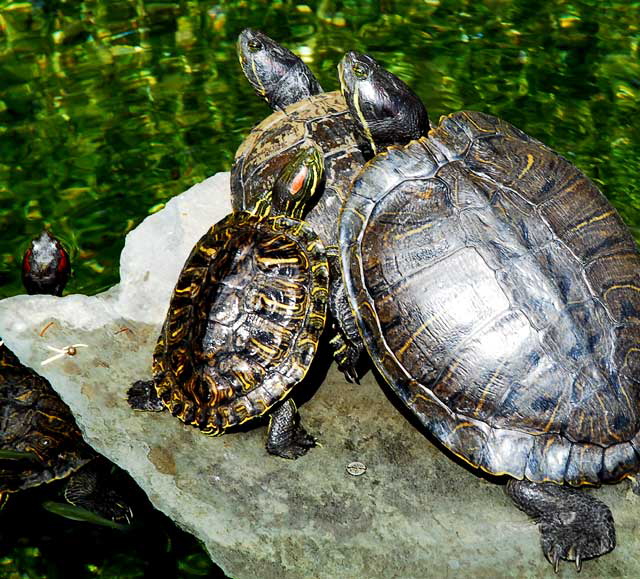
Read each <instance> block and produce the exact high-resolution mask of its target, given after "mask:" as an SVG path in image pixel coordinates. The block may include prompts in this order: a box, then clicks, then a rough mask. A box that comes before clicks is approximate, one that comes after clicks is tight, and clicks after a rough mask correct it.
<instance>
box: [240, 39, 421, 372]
mask: <svg viewBox="0 0 640 579" xmlns="http://www.w3.org/2000/svg"><path fill="white" fill-rule="evenodd" d="M238 55H239V58H240V63H241V66H242V70H243V72H244V74H245V76H246V77H247V79H248V80H249V82H250V83H251V85H252V86H253V87H254V88H255V90H256V92H257V93H258V95H260V96H262V97H264V98H265V100H266V101H267V102H268V103H269V105H270V106H271V107H272V108H273V109H274V111H275V112H274V113H273V114H271V115H270V116H268V117H267V118H266V119H264V120H263V121H262V122H261V123H260V124H258V125H257V126H256V127H255V128H254V129H253V130H252V131H251V134H250V135H249V136H248V137H247V139H246V140H245V141H244V142H243V143H242V145H241V146H240V148H239V149H238V152H237V153H236V158H235V161H234V164H233V167H232V169H231V201H232V205H233V207H234V209H245V208H247V207H251V206H252V205H253V204H255V202H256V200H257V199H258V198H259V197H260V195H261V194H262V192H263V191H264V189H265V187H267V188H268V187H270V186H271V184H272V183H273V181H274V179H275V177H276V175H277V174H278V172H279V171H280V169H281V168H282V167H283V166H284V165H286V164H287V163H288V162H289V161H290V160H291V158H292V157H293V155H294V154H295V153H296V151H297V150H298V149H299V147H301V146H303V145H304V144H311V143H313V144H315V145H317V146H318V147H319V148H320V149H321V151H322V155H323V157H324V167H325V179H324V184H323V186H322V191H320V192H319V194H318V195H316V198H315V200H314V202H313V203H312V206H311V208H310V210H309V211H308V213H307V215H306V216H305V220H306V221H307V222H308V223H309V224H310V225H311V226H312V227H313V229H314V231H316V232H317V234H318V236H319V237H320V239H321V240H322V241H323V243H324V244H325V247H326V248H327V252H328V254H329V265H330V271H331V273H332V275H331V278H332V280H331V291H330V299H331V302H332V303H331V304H330V310H331V311H332V312H333V311H334V310H336V309H348V305H347V302H346V297H345V296H344V293H343V292H342V284H341V283H339V265H338V262H337V252H338V250H337V246H336V244H337V224H338V217H339V214H340V209H341V207H342V204H343V203H344V201H345V199H346V198H347V195H348V192H349V190H350V188H351V183H352V180H353V178H354V177H355V175H356V174H357V172H358V171H359V170H360V169H361V167H362V166H363V164H364V163H365V161H366V159H368V158H370V157H371V156H372V155H373V153H374V152H378V151H381V150H384V149H385V148H386V147H387V146H389V145H391V144H398V145H401V144H405V143H408V142H409V141H410V140H412V139H417V138H418V137H420V136H421V135H423V134H424V133H426V131H427V129H428V127H429V120H428V117H427V112H426V110H425V108H424V105H423V104H422V101H421V100H420V99H419V98H418V97H417V96H416V95H415V93H414V92H413V91H412V90H411V89H410V88H409V87H408V86H407V85H406V84H405V83H404V82H402V81H401V80H400V79H398V78H397V77H396V76H395V75H393V74H391V73H390V72H388V71H386V70H384V69H382V68H379V69H377V71H376V72H375V74H373V75H371V76H369V78H368V87H367V90H362V91H360V94H359V100H358V102H357V103H355V105H354V103H351V104H352V105H354V106H352V109H353V111H354V114H351V113H350V112H349V108H348V106H347V101H346V100H345V98H344V97H343V95H342V94H341V93H340V92H339V91H334V92H328V93H324V92H322V88H321V86H320V84H319V83H318V81H317V80H316V78H315V77H314V75H313V73H312V72H311V71H310V70H309V68H308V67H307V65H306V64H304V63H303V62H302V60H300V58H298V57H297V56H295V55H294V54H293V53H292V52H290V51H289V50H287V49H286V48H284V47H283V46H280V45H279V44H278V43H277V42H275V41H274V40H272V39H271V38H269V37H268V36H266V35H265V34H263V33H262V32H259V31H256V30H251V29H246V30H244V31H243V32H242V33H241V34H240V37H239V39H238ZM363 111H367V112H368V114H369V115H370V119H373V118H374V117H375V122H374V121H373V120H372V121H371V123H372V124H375V125H376V130H375V132H373V133H371V132H369V133H368V134H367V133H366V132H363V131H362V130H361V125H359V124H358V123H356V122H355V120H354V119H355V116H357V115H362V114H363ZM340 330H341V332H342V331H344V332H346V333H347V334H346V339H344V338H343V336H342V334H341V333H337V334H336V335H335V338H334V339H333V340H332V342H333V345H334V348H335V352H336V360H337V362H338V366H339V367H340V369H341V370H342V371H343V372H344V373H345V376H346V377H347V379H348V380H349V381H357V380H358V369H357V365H358V357H359V353H360V350H357V349H352V348H351V346H352V345H353V344H354V340H350V339H349V335H352V334H354V333H355V334H356V335H357V330H356V328H355V325H354V326H353V327H348V326H344V327H341V328H340Z"/></svg>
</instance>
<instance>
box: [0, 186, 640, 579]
mask: <svg viewBox="0 0 640 579" xmlns="http://www.w3.org/2000/svg"><path fill="white" fill-rule="evenodd" d="M228 183H229V182H228V174H219V175H216V176H214V177H212V178H210V179H207V180H206V181H204V182H203V183H201V184H199V185H196V186H195V187H192V188H191V189H190V190H189V191H187V192H185V193H184V194H182V195H180V196H179V197H176V198H175V199H173V200H171V201H170V202H169V203H168V204H167V207H166V208H165V209H163V210H162V211H160V212H158V213H157V214H155V215H152V216H151V217H149V218H147V219H146V220H145V221H144V222H143V223H142V224H141V225H140V226H139V227H138V228H137V229H136V230H135V231H132V232H131V233H130V234H129V235H128V236H127V240H126V244H125V248H124V250H123V252H122V257H121V268H120V274H121V283H120V284H119V285H117V286H115V287H114V288H112V289H111V290H109V291H108V292H105V293H103V294H100V295H98V296H94V297H86V296H82V295H71V296H67V297H64V298H56V297H51V296H17V297H13V298H10V299H6V300H3V301H1V302H0V336H2V338H3V339H4V340H5V341H6V342H7V345H8V346H9V347H10V348H11V349H12V350H14V352H16V354H17V355H18V356H20V358H21V359H22V360H23V361H24V362H25V363H27V364H29V365H31V366H32V367H34V368H35V369H36V370H37V371H39V372H41V373H42V374H43V375H45V376H46V377H47V378H48V379H49V380H50V381H51V383H52V385H53V386H54V387H55V388H56V389H57V390H58V391H59V392H60V394H61V395H62V397H63V398H64V400H65V401H66V402H67V404H69V406H70V407H71V408H72V410H73V411H74V413H75V414H76V417H77V419H78V423H79V424H80V426H81V428H82V429H83V431H84V433H85V436H86V438H87V440H88V442H89V443H90V444H92V445H93V446H94V447H95V448H96V449H97V450H98V451H99V452H101V453H102V454H104V455H105V456H107V457H108V458H110V459H111V460H113V461H114V462H116V463H117V464H119V465H120V466H121V467H122V468H124V469H126V470H128V471H129V472H130V473H131V475H132V476H133V478H134V479H135V480H136V481H137V482H138V484H140V486H141V487H142V488H143V489H144V490H145V491H146V493H147V494H148V496H149V498H150V499H151V501H152V502H153V504H154V505H155V506H156V507H157V508H159V509H160V510H162V511H164V512H165V513H166V514H167V515H168V516H170V517H171V518H172V519H174V520H175V521H176V522H177V523H178V524H179V525H181V526H182V527H183V528H185V529H186V530H188V531H190V532H192V533H193V534H194V535H196V536H197V537H198V538H200V539H201V540H202V541H203V543H204V544H205V545H206V547H207V549H208V550H209V553H210V554H211V557H212V558H213V559H214V560H215V561H216V562H217V563H218V564H219V565H221V566H222V567H223V568H224V569H225V570H226V572H227V574H229V575H230V576H232V577H235V578H238V579H245V578H258V579H270V578H278V579H289V578H291V579H294V578H295V579H297V578H316V579H322V578H327V579H329V578H331V579H333V578H340V579H343V578H344V579H346V578H357V579H363V578H378V577H379V578H385V579H386V578H389V577H402V578H412V577H416V578H424V577H437V576H449V575H453V574H455V575H459V574H460V573H461V572H462V571H463V572H464V574H465V575H468V576H482V577H496V576H500V577H505V576H514V577H524V576H527V577H542V576H551V575H552V573H551V567H550V566H549V565H548V563H547V562H546V561H545V560H544V558H543V556H542V553H541V550H540V547H539V537H538V532H537V530H536V528H535V525H533V524H531V523H530V522H529V520H528V519H527V517H526V516H525V515H523V514H522V513H520V512H519V511H518V510H517V509H516V508H515V507H514V506H513V505H512V504H511V502H510V501H509V500H508V499H507V498H506V496H505V495H504V494H503V493H502V491H501V489H500V488H499V487H498V486H497V485H494V484H488V483H487V482H485V481H484V480H483V479H481V478H479V477H478V476H476V475H475V474H472V473H471V472H469V471H467V470H465V469H464V468H462V467H461V466H459V465H457V464H455V463H454V462H453V461H451V460H450V458H448V457H447V456H445V455H444V454H443V453H441V452H440V451H439V450H438V449H437V448H436V447H434V446H433V445H432V444H431V443H430V442H429V441H428V440H427V439H426V438H425V436H424V435H423V434H421V433H420V432H419V431H418V430H416V429H415V428H414V427H413V426H412V425H411V424H410V423H409V422H408V421H407V420H406V419H405V418H403V417H402V416H401V414H400V413H399V412H398V410H397V409H396V408H394V406H393V405H392V404H391V403H390V401H389V400H388V399H387V398H386V396H385V395H384V394H383V391H382V389H381V388H380V387H379V386H378V384H376V382H375V380H374V379H373V377H372V375H371V373H369V374H368V375H367V376H366V378H365V380H364V381H363V384H361V385H350V384H347V383H346V382H345V381H344V380H343V379H342V377H341V376H340V375H339V373H338V372H336V371H335V369H333V368H331V369H330V370H329V373H328V375H327V376H326V377H325V371H326V366H327V364H326V359H325V360H324V361H323V360H320V361H319V363H318V364H316V365H315V366H314V367H313V368H312V371H311V372H310V374H311V376H310V378H311V380H310V382H309V384H306V385H304V386H301V388H300V390H302V391H303V392H302V399H303V400H304V399H308V401H307V402H306V403H305V404H304V405H303V406H302V408H301V414H302V418H303V421H304V423H305V425H306V426H307V428H308V429H309V431H310V432H312V433H313V434H315V435H316V436H318V437H319V439H320V440H321V443H322V446H321V447H319V448H315V449H313V450H312V451H311V452H310V453H309V454H308V455H306V456H304V457H302V458H301V459H299V460H297V461H293V462H292V461H286V460H283V459H279V458H276V457H273V456H269V455H268V454H267V453H266V451H265V450H264V428H263V427H261V426H260V425H259V424H258V425H257V427H256V428H252V429H247V430H246V431H242V432H235V433H229V434H225V435H224V436H222V437H220V438H208V437H206V436H204V435H202V434H201V433H199V432H198V431H197V430H195V429H192V428H190V427H187V426H185V425H183V424H182V423H180V422H179V421H178V420H176V419H174V418H172V417H171V416H169V415H168V414H167V413H160V414H154V413H138V412H134V411H132V410H131V409H130V408H129V407H128V405H127V402H126V395H125V393H126V390H127V388H128V387H129V385H130V384H131V382H133V381H134V380H136V379H138V378H146V377H149V375H150V374H149V373H150V362H151V352H152V349H153V346H154V344H155V341H156V338H157V335H158V331H159V328H160V325H161V323H162V321H163V319H164V315H165V312H166V308H167V304H168V300H169V296H170V293H171V291H172V289H173V286H174V284H175V281H176V279H177V276H178V272H179V271H180V269H181V267H182V264H183V262H184V260H185V258H186V256H187V255H188V253H189V251H190V249H191V247H192V246H193V244H194V243H195V242H196V241H197V240H198V238H199V237H200V236H201V235H202V234H204V233H205V232H206V230H207V229H208V228H209V227H210V226H211V225H212V224H213V223H215V222H216V221H218V220H219V219H220V218H221V217H223V216H224V215H226V214H227V213H228V212H229V207H230V205H229V190H228V187H229V185H228ZM50 322H53V323H52V325H50V326H48V327H47V325H48V324H49V323H50ZM74 343H84V344H87V345H88V347H87V348H80V349H79V350H78V353H77V355H76V356H74V357H65V358H62V359H59V360H56V361H54V362H52V363H51V364H48V365H46V366H44V367H43V366H41V365H40V362H41V361H42V360H44V359H46V358H48V357H49V356H50V355H51V352H50V351H49V350H48V349H47V348H46V346H47V345H54V346H58V347H62V346H67V345H70V344H74ZM323 364H324V366H323ZM320 381H322V382H323V383H322V385H321V386H320V387H319V388H317V386H318V382H320ZM316 388H317V390H316ZM353 461H360V462H362V463H364V464H365V465H366V467H367V470H366V472H365V473H364V474H363V475H362V476H357V477H355V476H350V475H349V474H348V473H347V472H346V467H347V465H348V464H349V463H351V462H353ZM624 491H625V485H618V486H617V487H611V488H606V489H601V490H600V491H598V493H599V496H600V497H601V498H603V499H604V500H605V501H606V502H607V503H608V504H609V505H610V506H611V507H612V510H613V513H614V517H615V519H616V523H617V534H618V547H617V548H616V550H615V551H614V552H613V553H612V554H609V555H607V556H605V557H602V558H600V559H598V560H597V561H590V562H587V563H585V565H584V568H583V571H582V574H581V577H597V576H600V577H603V576H613V575H616V576H629V577H633V576H635V577H637V576H640V569H639V568H638V566H639V564H638V561H639V560H640V558H638V557H637V553H638V551H639V548H640V536H639V534H638V533H637V517H638V513H639V512H640V505H639V504H638V503H639V502H640V500H639V499H638V497H636V496H635V495H633V494H632V493H630V492H626V493H625V492H624ZM630 507H632V508H630ZM567 571H568V573H572V571H571V570H570V569H567Z"/></svg>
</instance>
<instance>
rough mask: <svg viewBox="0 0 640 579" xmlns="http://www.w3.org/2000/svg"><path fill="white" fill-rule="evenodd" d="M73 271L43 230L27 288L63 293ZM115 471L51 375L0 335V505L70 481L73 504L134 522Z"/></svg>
mask: <svg viewBox="0 0 640 579" xmlns="http://www.w3.org/2000/svg"><path fill="white" fill-rule="evenodd" d="M69 271H70V266H69V256H68V254H67V252H66V251H65V250H64V248H63V247H62V245H61V244H60V242H59V241H58V240H57V239H56V238H55V237H53V236H52V235H51V234H50V233H48V232H47V231H44V232H43V233H42V234H41V235H40V236H39V237H38V238H36V239H35V240H34V241H33V242H32V243H31V246H30V248H29V250H27V252H26V254H25V257H24V261H23V269H22V276H23V280H25V286H26V287H27V289H28V291H29V293H32V294H33V293H51V294H54V295H61V294H62V291H63V289H64V286H65V284H66V282H67V279H68V277H69ZM109 469H110V465H109V463H108V461H106V460H105V459H104V458H103V457H102V456H100V455H99V454H97V453H96V452H95V451H94V450H93V449H92V448H91V447H90V446H89V445H88V444H87V443H86V442H85V441H84V440H83V438H82V433H81V432H80V429H79V428H78V426H77V424H76V422H75V419H74V417H73V414H72V413H71V410H70V409H69V407H68V406H67V405H66V404H65V403H64V402H63V401H62V399H61V398H60V396H58V394H57V393H56V392H55V390H54V389H53V388H52V387H51V384H49V382H48V381H47V380H46V378H44V377H43V376H40V375H39V374H38V373H37V372H35V371H34V370H32V369H31V368H28V367H27V366H25V365H24V364H22V363H21V362H20V360H19V359H18V357H17V356H16V355H15V354H14V353H13V352H12V351H11V350H10V349H9V348H8V347H7V346H6V344H4V342H3V341H2V339H0V503H1V504H4V503H5V502H6V500H7V499H8V497H9V495H10V494H11V493H14V492H18V491H21V490H24V489H28V488H32V487H36V486H39V485H41V484H45V483H50V482H52V481H54V480H58V479H64V478H68V480H67V482H66V485H65V491H64V496H65V498H66V500H67V501H68V502H69V503H71V504H73V505H76V506H78V507H82V508H85V509H87V510H89V511H91V512H93V513H96V514H98V515H100V516H102V517H104V518H107V519H111V520H113V521H116V522H120V523H122V522H127V523H128V522H129V521H130V519H131V516H132V514H131V509H130V508H129V506H128V505H127V504H126V503H125V501H124V500H123V499H122V497H121V496H120V495H119V493H118V492H117V491H116V490H115V489H114V488H113V484H112V480H110V478H111V477H110V475H109V473H108V470H109Z"/></svg>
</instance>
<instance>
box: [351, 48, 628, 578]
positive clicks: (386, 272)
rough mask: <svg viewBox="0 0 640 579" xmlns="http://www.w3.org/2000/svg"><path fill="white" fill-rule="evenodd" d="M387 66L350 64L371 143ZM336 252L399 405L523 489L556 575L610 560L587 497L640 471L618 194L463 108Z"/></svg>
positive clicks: (453, 447)
mask: <svg viewBox="0 0 640 579" xmlns="http://www.w3.org/2000/svg"><path fill="white" fill-rule="evenodd" d="M376 66H377V65H376V63H375V62H374V61H373V60H372V59H369V58H367V57H366V56H364V55H358V54H349V55H347V56H346V57H345V59H344V60H343V62H342V66H341V68H342V71H341V78H342V83H343V84H342V88H343V91H344V93H345V95H346V97H347V102H349V104H350V106H352V107H353V108H354V109H355V110H354V112H353V117H354V118H357V119H358V120H359V122H361V123H362V130H363V133H364V134H367V135H369V134H371V136H372V137H375V131H376V124H375V123H372V122H370V121H369V117H368V111H367V110H366V109H364V108H360V109H358V107H357V103H358V99H359V94H360V90H361V87H363V86H366V85H364V84H363V83H365V82H366V78H367V76H368V74H373V72H374V71H375V70H376ZM339 245H340V259H341V266H342V273H343V277H344V282H345V289H346V294H347V296H348V302H349V304H350V310H349V311H342V312H339V315H342V317H343V318H344V317H348V316H349V315H352V316H353V317H354V318H355V321H356V324H357V328H358V330H359V337H360V339H361V341H362V344H363V345H364V346H365V347H366V350H367V352H368V353H369V355H370V356H371V358H372V360H373V361H374V363H375V365H376V366H377V368H378V370H379V371H380V373H381V374H382V376H383V377H384V378H385V380H386V382H388V384H389V385H390V386H391V388H392V389H393V390H394V392H395V393H396V394H397V395H398V397H399V398H400V400H402V402H403V403H404V404H405V405H406V406H407V407H408V408H409V409H410V410H411V411H412V412H413V413H414V414H415V416H416V417H417V418H418V419H419V420H420V422H421V423H422V424H423V425H424V426H425V427H426V429H427V430H428V431H429V432H430V433H431V434H432V435H433V436H434V437H435V438H436V439H437V440H438V441H439V442H440V443H442V445H444V447H446V448H447V449H449V450H450V451H451V452H453V453H454V454H455V455H456V456H458V457H460V458H461V459H462V460H464V461H465V462H467V463H468V464H469V465H471V466H472V467H475V468H478V469H481V470H482V471H484V472H487V473H490V474H492V475H501V476H502V475H505V476H508V477H509V479H508V482H507V484H506V491H507V494H508V495H509V496H510V497H511V498H512V499H513V501H514V502H515V504H516V505H517V506H518V507H519V508H520V509H522V510H523V511H524V512H526V513H527V514H529V515H530V516H531V517H533V518H534V519H535V520H536V521H537V522H538V528H539V530H540V533H541V543H542V549H543V552H544V555H545V556H546V558H547V559H548V560H549V561H550V562H551V563H552V564H553V566H554V568H555V569H556V570H557V568H558V564H559V561H560V560H562V559H564V560H571V561H575V564H576V566H577V568H578V569H580V566H581V563H582V561H583V560H585V559H590V558H594V557H598V556H600V555H603V554H604V553H607V552H609V551H611V550H612V549H613V548H614V547H615V543H616V534H615V528H614V522H613V517H612V515H611V512H610V510H609V508H608V507H607V506H606V505H605V504H604V503H602V502H601V501H600V500H598V499H596V498H595V497H594V496H592V495H591V494H589V493H586V492H583V491H581V490H579V489H577V488H575V487H578V486H580V485H586V484H591V485H598V484H601V483H614V482H618V481H620V480H622V479H624V478H626V477H633V476H634V475H635V474H636V473H638V471H639V470H640V383H639V382H638V374H639V373H640V315H639V312H640V255H639V253H638V250H637V248H636V244H635V242H634V240H633V237H632V236H631V234H630V232H629V230H628V229H627V227H626V226H625V225H624V224H623V222H622V220H621V218H620V216H619V215H618V213H617V212H616V211H615V209H614V208H613V207H612V206H611V204H610V203H609V202H608V201H607V199H606V198H605V197H604V195H603V194H602V193H601V192H600V191H599V190H598V189H597V188H596V186H595V185H594V184H593V183H592V182H591V181H590V180H589V179H588V178H587V177H586V176H585V175H583V174H582V173H581V172H580V171H579V170H578V169H577V168H576V167H574V166H573V165H572V164H571V163H569V162H568V161H567V160H566V159H564V158H562V157H561V156H559V155H558V154H556V153H555V152H553V151H552V150H550V149H549V148H548V147H546V146H545V145H543V144H542V143H541V142H539V141H537V140H535V139H533V138H531V137H529V136H528V135H526V134H525V133H523V132H522V131H520V130H519V129H517V128H515V127H514V126H512V125H510V124H509V123H507V122H505V121H503V120H500V119H498V118H495V117H492V116H490V115H487V114H483V113H478V112H470V111H462V112H457V113H453V114H450V115H448V116H445V117H442V118H441V119H440V123H439V124H438V125H437V126H435V127H433V128H431V130H430V131H429V132H428V134H427V135H426V136H424V137H422V138H420V139H418V140H416V141H413V142H411V143H409V144H407V145H406V146H392V147H390V148H389V150H388V151H387V152H383V153H381V154H379V155H378V156H377V157H376V158H374V159H373V160H372V161H370V162H369V163H368V164H367V165H366V166H365V168H364V169H363V171H362V172H361V173H360V174H359V176H358V177H357V178H356V179H355V181H354V184H353V188H352V191H351V195H350V196H349V197H348V198H347V200H346V203H345V206H344V209H343V212H342V215H341V218H340V225H339ZM342 321H343V323H352V322H349V321H346V322H345V321H344V320H342Z"/></svg>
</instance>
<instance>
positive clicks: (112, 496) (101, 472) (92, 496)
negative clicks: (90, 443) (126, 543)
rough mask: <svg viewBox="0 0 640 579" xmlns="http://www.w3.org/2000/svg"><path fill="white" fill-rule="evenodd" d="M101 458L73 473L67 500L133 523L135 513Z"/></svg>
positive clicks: (65, 491)
mask: <svg viewBox="0 0 640 579" xmlns="http://www.w3.org/2000/svg"><path fill="white" fill-rule="evenodd" d="M100 462H101V461H100V459H96V460H93V461H91V462H90V463H89V464H88V465H86V466H84V467H83V468H81V469H80V470H79V471H77V472H75V473H73V474H72V475H71V476H70V477H69V480H68V482H67V484H66V486H65V489H64V498H65V499H66V500H67V502H69V503H71V504H72V505H75V506H76V507H82V508H83V509H87V510H88V511H91V512H92V513H96V514H97V515H100V516H101V517H104V518H105V519H110V520H112V521H114V522H116V523H126V524H129V523H131V519H132V517H133V514H132V512H131V508H130V507H129V505H128V504H127V503H126V502H125V501H124V500H123V498H122V497H121V496H120V494H119V493H118V492H117V491H116V490H115V489H114V488H113V484H112V483H113V480H112V477H111V476H110V475H109V472H108V469H107V467H106V466H105V465H100V464H99V463H100Z"/></svg>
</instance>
